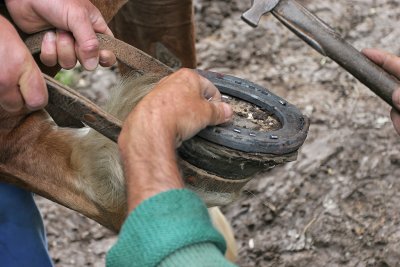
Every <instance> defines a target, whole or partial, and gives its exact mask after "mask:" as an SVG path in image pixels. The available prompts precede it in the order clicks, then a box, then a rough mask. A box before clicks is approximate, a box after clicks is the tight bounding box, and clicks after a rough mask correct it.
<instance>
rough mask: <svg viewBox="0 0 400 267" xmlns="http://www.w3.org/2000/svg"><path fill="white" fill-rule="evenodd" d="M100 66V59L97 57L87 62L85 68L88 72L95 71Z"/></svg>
mask: <svg viewBox="0 0 400 267" xmlns="http://www.w3.org/2000/svg"><path fill="white" fill-rule="evenodd" d="M98 64H99V59H98V58H97V57H93V58H89V59H87V60H86V61H85V63H84V64H83V66H84V67H85V69H87V70H94V69H96V68H97V65H98Z"/></svg>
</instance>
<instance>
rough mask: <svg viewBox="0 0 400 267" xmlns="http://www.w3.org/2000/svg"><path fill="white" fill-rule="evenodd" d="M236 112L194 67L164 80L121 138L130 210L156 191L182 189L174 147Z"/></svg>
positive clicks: (130, 119)
mask: <svg viewBox="0 0 400 267" xmlns="http://www.w3.org/2000/svg"><path fill="white" fill-rule="evenodd" d="M232 114H233V112H232V109H231V107H230V106H229V105H228V104H226V103H223V102H221V94H220V93H219V91H218V90H217V88H216V87H215V86H214V85H213V84H212V83H211V82H210V81H208V80H207V79H205V78H203V77H201V76H200V75H199V74H197V73H196V72H194V71H192V70H188V69H182V70H179V71H177V72H176V73H174V74H172V75H170V76H169V77H166V78H164V79H162V80H161V81H160V82H159V83H158V84H157V85H156V86H155V88H154V89H153V90H152V91H151V92H150V93H149V94H148V95H147V96H145V97H144V98H143V100H142V101H140V102H139V104H138V105H137V106H136V107H135V108H134V110H133V111H132V112H131V113H130V115H129V116H128V118H127V119H126V120H125V123H124V126H123V128H122V132H121V134H120V137H119V140H118V144H119V147H120V151H121V156H122V160H123V162H124V168H125V177H126V179H127V185H128V206H129V210H132V209H133V208H135V207H136V205H137V204H139V203H140V202H141V201H142V200H144V199H146V198H148V197H151V196H153V195H155V194H157V193H160V192H162V191H166V190H169V189H175V188H182V187H183V181H182V179H181V176H180V173H179V169H178V166H177V163H176V158H175V153H176V152H175V149H176V148H177V147H178V146H179V145H180V144H181V142H182V141H184V140H187V139H189V138H191V137H192V136H194V135H195V134H197V133H198V132H199V131H200V130H201V129H203V128H205V127H206V126H208V125H216V124H221V123H223V122H226V121H228V120H230V119H231V117H232Z"/></svg>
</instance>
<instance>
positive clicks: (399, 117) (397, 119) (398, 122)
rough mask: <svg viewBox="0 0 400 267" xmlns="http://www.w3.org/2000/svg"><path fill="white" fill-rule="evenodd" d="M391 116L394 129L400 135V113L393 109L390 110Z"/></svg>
mask: <svg viewBox="0 0 400 267" xmlns="http://www.w3.org/2000/svg"><path fill="white" fill-rule="evenodd" d="M390 118H391V119H392V122H393V126H394V129H395V130H396V132H397V134H399V135H400V114H399V112H398V111H397V110H395V109H392V110H391V112H390Z"/></svg>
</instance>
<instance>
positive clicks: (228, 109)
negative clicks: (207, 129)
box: [222, 103, 233, 120]
mask: <svg viewBox="0 0 400 267" xmlns="http://www.w3.org/2000/svg"><path fill="white" fill-rule="evenodd" d="M222 107H223V108H224V113H225V120H230V119H231V118H232V115H233V110H232V107H231V106H230V105H229V104H227V103H222Z"/></svg>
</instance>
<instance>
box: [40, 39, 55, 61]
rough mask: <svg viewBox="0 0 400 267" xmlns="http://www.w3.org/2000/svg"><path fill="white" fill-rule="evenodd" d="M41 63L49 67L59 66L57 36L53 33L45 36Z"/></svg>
mask: <svg viewBox="0 0 400 267" xmlns="http://www.w3.org/2000/svg"><path fill="white" fill-rule="evenodd" d="M40 61H42V62H43V64H44V65H46V66H48V67H53V66H55V65H56V64H57V46H56V34H55V33H54V32H53V31H49V32H47V33H46V34H45V35H44V38H43V42H42V48H41V52H40Z"/></svg>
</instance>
